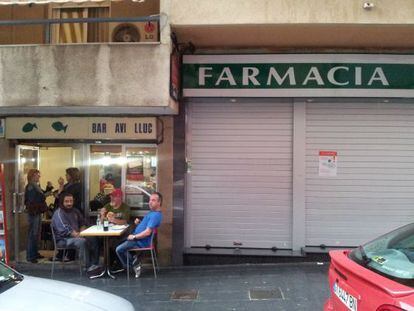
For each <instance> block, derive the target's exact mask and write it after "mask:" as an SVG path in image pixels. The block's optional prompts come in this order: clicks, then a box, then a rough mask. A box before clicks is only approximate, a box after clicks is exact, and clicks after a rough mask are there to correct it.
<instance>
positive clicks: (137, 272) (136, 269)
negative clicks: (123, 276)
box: [133, 264, 141, 279]
mask: <svg viewBox="0 0 414 311" xmlns="http://www.w3.org/2000/svg"><path fill="white" fill-rule="evenodd" d="M133 269H134V272H135V278H136V279H138V278H139V277H140V276H141V265H140V264H137V265H135V266H133Z"/></svg>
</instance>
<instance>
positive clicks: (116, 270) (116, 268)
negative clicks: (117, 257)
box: [111, 267, 125, 274]
mask: <svg viewBox="0 0 414 311" xmlns="http://www.w3.org/2000/svg"><path fill="white" fill-rule="evenodd" d="M124 271H125V268H122V267H113V268H112V269H111V273H115V274H116V273H121V272H124Z"/></svg>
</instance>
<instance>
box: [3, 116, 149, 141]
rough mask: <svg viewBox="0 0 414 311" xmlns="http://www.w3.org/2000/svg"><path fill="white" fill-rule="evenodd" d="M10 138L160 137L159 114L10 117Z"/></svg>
mask: <svg viewBox="0 0 414 311" xmlns="http://www.w3.org/2000/svg"><path fill="white" fill-rule="evenodd" d="M5 137H6V138H7V139H65V140H70V139H84V140H107V139H111V140H144V141H156V140H157V118H156V117H145V118H111V117H102V118H100V117H90V118H88V117H86V118H82V117H62V118H61V117H56V118H53V117H48V118H46V117H24V118H18V117H16V118H14V117H11V118H7V119H6V126H5Z"/></svg>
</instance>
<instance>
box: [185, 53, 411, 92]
mask: <svg viewBox="0 0 414 311" xmlns="http://www.w3.org/2000/svg"><path fill="white" fill-rule="evenodd" d="M182 69H183V95H184V96H186V97H309V96H310V97H414V55H400V54H398V55H393V54H389V55H384V54H261V55H186V56H184V59H183V68H182Z"/></svg>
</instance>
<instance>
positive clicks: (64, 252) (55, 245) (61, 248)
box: [50, 223, 82, 279]
mask: <svg viewBox="0 0 414 311" xmlns="http://www.w3.org/2000/svg"><path fill="white" fill-rule="evenodd" d="M50 231H51V232H52V240H53V248H54V249H53V257H52V271H51V273H50V277H51V278H52V279H53V273H54V271H55V261H56V254H57V252H58V251H62V267H63V268H64V267H65V262H64V258H65V256H66V255H67V251H68V250H71V249H73V250H75V251H76V257H78V261H79V275H80V276H82V258H81V256H80V254H79V249H78V248H76V247H75V246H66V245H61V244H59V243H58V242H56V235H55V230H54V228H53V223H51V224H50Z"/></svg>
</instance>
